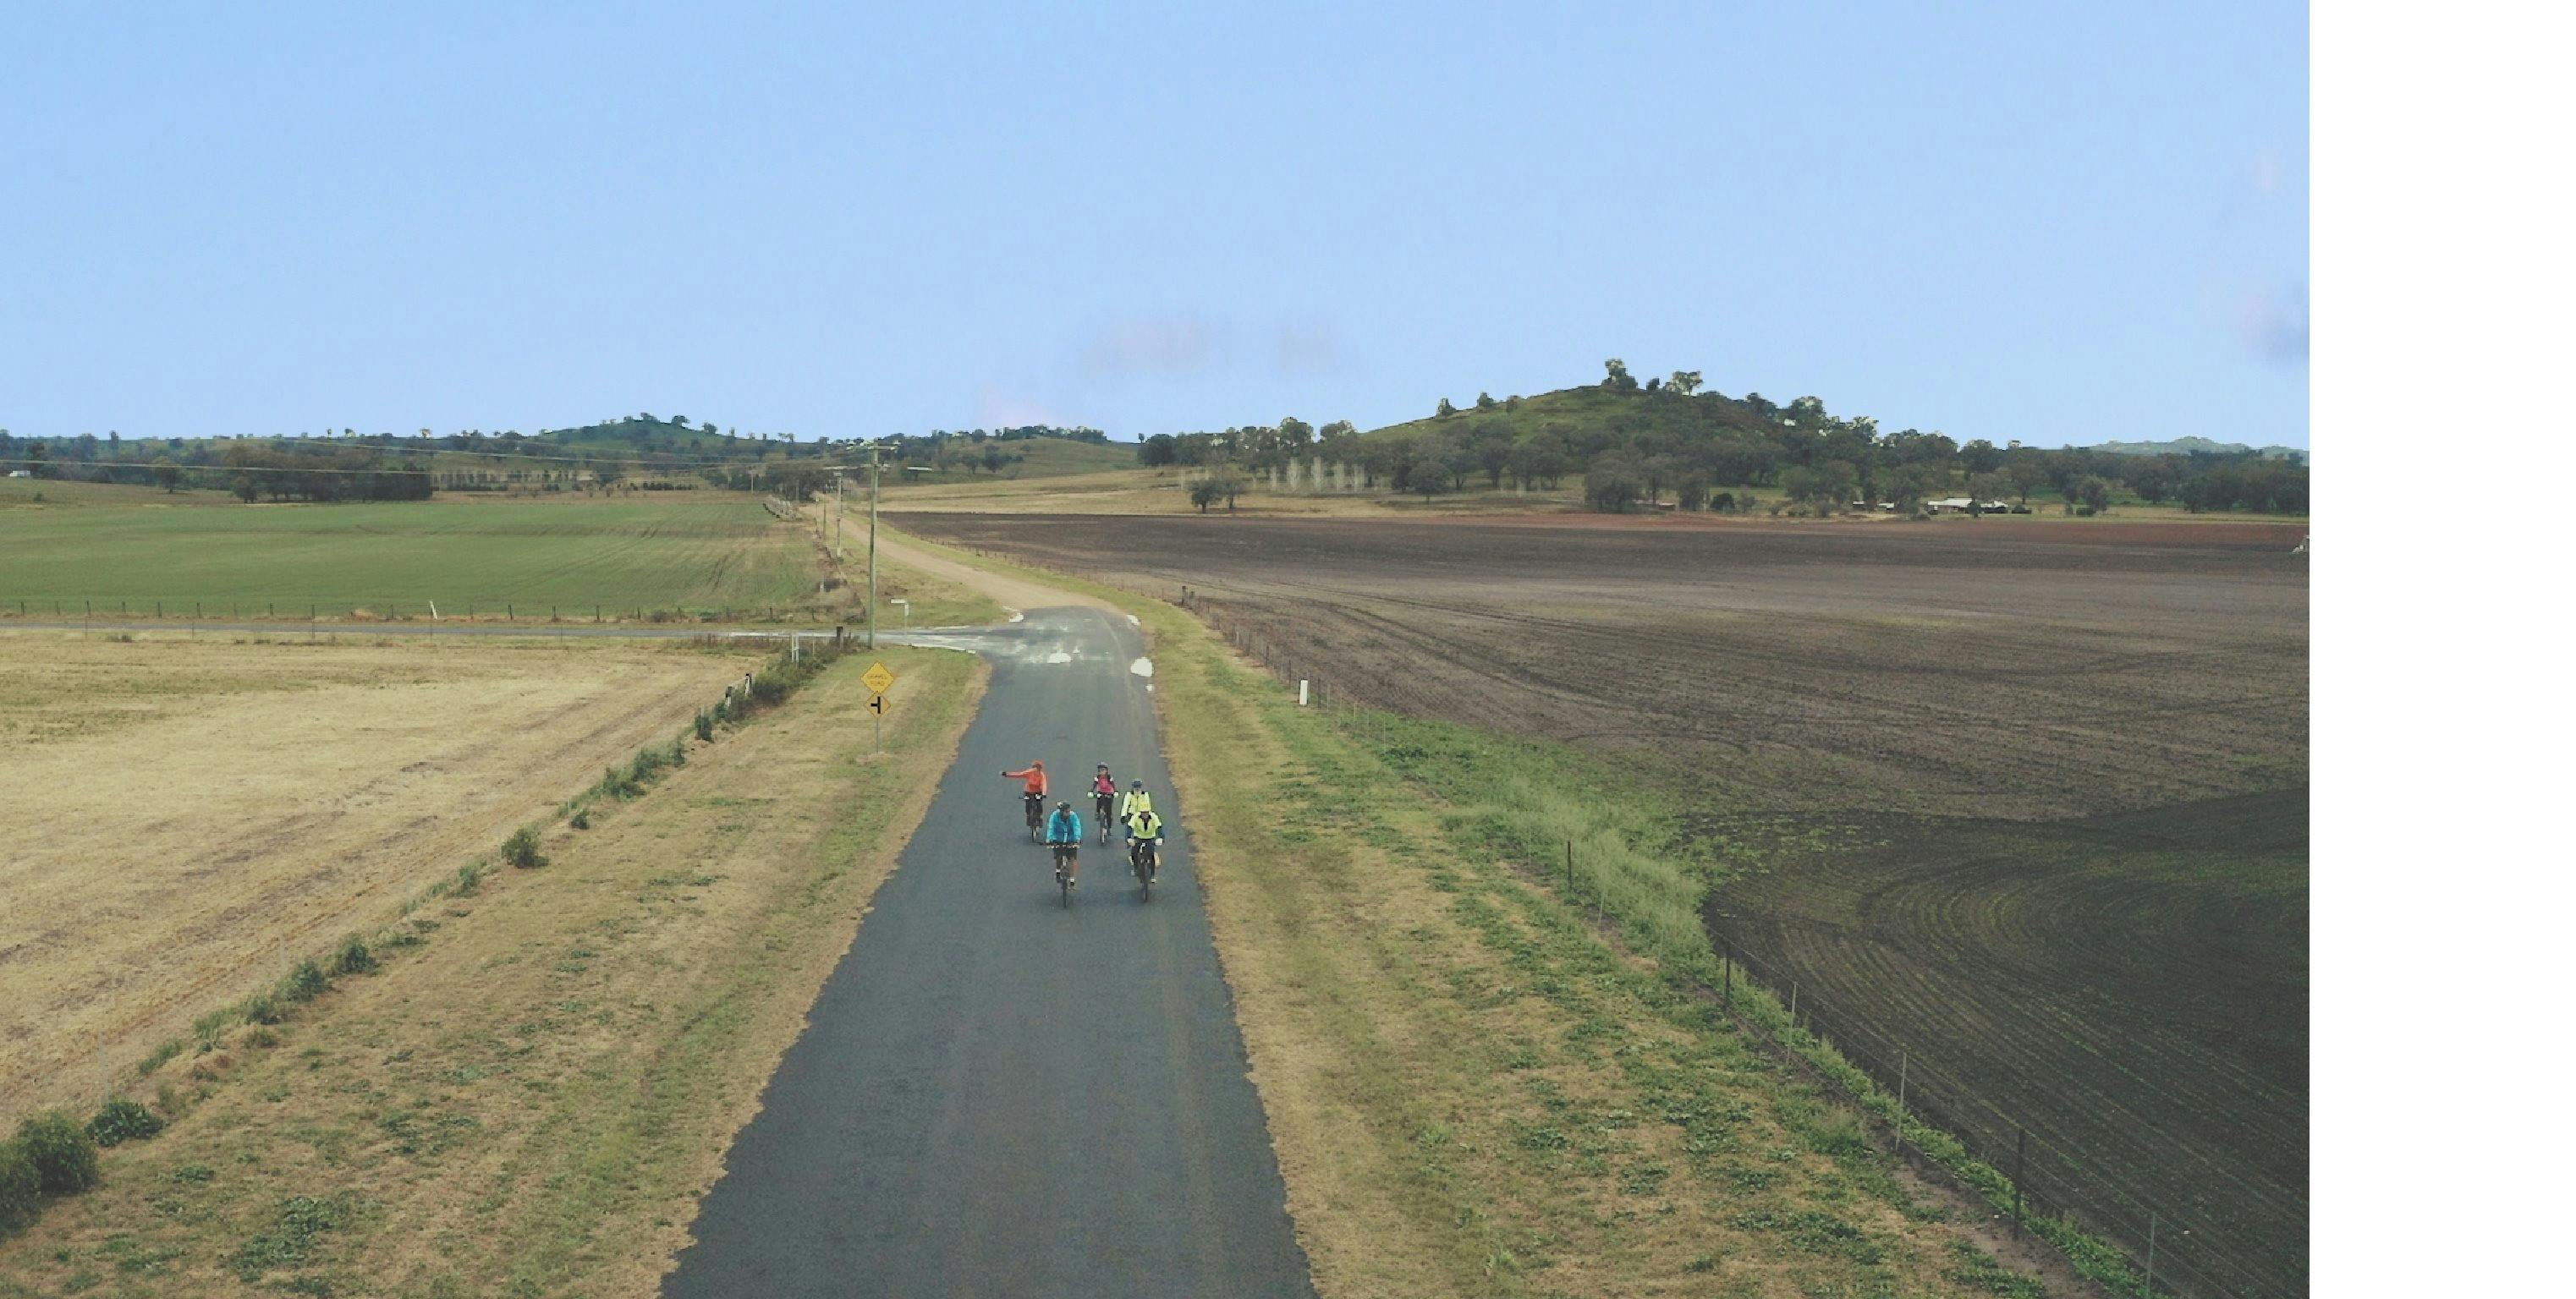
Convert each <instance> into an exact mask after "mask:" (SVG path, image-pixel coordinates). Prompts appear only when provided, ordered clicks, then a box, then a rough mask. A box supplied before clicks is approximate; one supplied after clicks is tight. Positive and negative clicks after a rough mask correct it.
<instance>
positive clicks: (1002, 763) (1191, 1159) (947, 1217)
mask: <svg viewBox="0 0 2576 1299" xmlns="http://www.w3.org/2000/svg"><path fill="white" fill-rule="evenodd" d="M907 639H911V640H913V641H915V642H916V643H925V644H945V645H951V646H954V647H958V648H970V649H975V650H977V651H979V652H982V653H985V654H987V655H988V656H989V657H990V658H991V659H992V662H993V678H992V683H991V686H990V689H989V691H988V693H987V694H986V695H985V698H984V703H983V708H982V711H981V712H980V713H979V714H978V715H977V717H976V719H975V721H974V723H973V724H972V725H971V726H970V727H969V728H968V730H967V732H966V736H965V739H964V741H963V744H962V747H961V748H960V750H959V753H958V759H957V762H956V764H955V766H954V767H952V768H951V769H950V770H949V771H948V772H947V774H946V775H945V776H944V777H942V778H941V779H940V785H939V791H938V794H937V795H936V797H935V799H934V800H933V802H932V803H931V806H930V810H929V812H928V814H927V815H926V816H925V817H924V819H923V821H922V823H921V828H920V829H919V831H918V832H916V833H915V834H914V836H913V838H912V842H911V845H910V847H909V848H907V849H906V851H905V852H904V854H903V857H902V859H901V861H900V862H899V863H898V864H897V868H896V870H895V872H894V874H893V875H892V876H891V877H889V878H888V879H887V880H886V882H885V884H884V885H883V886H882V887H881V888H880V889H879V891H878V893H877V895H876V900H875V903H874V906H873V908H872V909H871V910H870V911H869V913H868V915H867V918H866V920H865V922H864V923H863V924H862V925H861V926H860V929H859V935H858V939H857V941H856V942H855V943H853V944H852V946H851V948H850V951H849V953H848V954H847V955H846V956H844V957H843V958H842V960H841V964H840V966H839V967H838V968H837V969H835V970H834V971H833V973H832V976H831V978H830V979H829V980H828V981H827V982H826V983H825V985H824V987H823V992H822V995H821V997H820V998H819V999H818V1000H817V1001H816V1003H815V1005H814V1009H813V1013H812V1016H811V1020H810V1023H809V1026H808V1027H807V1029H806V1031H805V1034H804V1036H803V1037H802V1038H800V1039H799V1040H798V1041H797V1042H796V1044H795V1045H794V1046H793V1047H792V1048H790V1049H789V1051H788V1053H787V1056H786V1058H785V1059H784V1060H783V1061H782V1062H781V1063H780V1066H779V1069H778V1072H777V1074H776V1075H775V1076H774V1077H773V1078H771V1080H770V1083H769V1088H768V1090H767V1092H766V1094H765V1095H764V1096H763V1098H762V1105H763V1108H762V1110H761V1112H760V1114H759V1116H758V1117H756V1118H755V1119H753V1121H752V1122H751V1124H750V1126H748V1127H746V1128H745V1129H744V1130H743V1132H742V1134H741V1136H740V1137H739V1138H737V1139H736V1141H735V1143H734V1147H733V1150H732V1152H731V1153H730V1154H729V1155H728V1157H727V1159H726V1164H725V1174H724V1177H723V1179H722V1180H721V1181H719V1182H718V1183H717V1184H716V1187H715V1189H714V1190H713V1191H712V1192H710V1193H709V1194H708V1196H707V1198H706V1200H705V1202H704V1203H703V1205H702V1206H701V1208H700V1211H699V1215H698V1220H697V1222H696V1224H695V1226H694V1233H695V1236H696V1243H695V1244H693V1245H692V1246H690V1247H689V1248H688V1249H687V1250H685V1251H683V1252H682V1253H681V1255H680V1259H679V1266H678V1269H677V1270H676V1271H674V1272H673V1273H671V1274H670V1275H669V1276H668V1277H666V1278H665V1279H664V1283H663V1288H662V1292H663V1294H664V1295H666V1296H675V1297H676V1296H701V1295H743V1296H749V1295H761V1296H795V1295H995V1296H1017V1295H1030V1296H1054V1295H1063V1296H1145V1295H1242V1296H1262V1295H1297V1296H1308V1295H1311V1294H1312V1293H1313V1291H1312V1288H1311V1286H1310V1284H1309V1282H1308V1280H1307V1267H1306V1259H1305V1255H1304V1252H1303V1251H1302V1250H1300V1249H1299V1248H1298V1245H1297V1242H1296V1239H1295V1237H1294V1235H1293V1233H1292V1231H1291V1228H1290V1225H1289V1220H1288V1213H1287V1208H1286V1191H1285V1188H1284V1187H1283V1186H1282V1184H1281V1182H1280V1178H1279V1169H1278V1164H1277V1161H1276V1160H1275V1159H1274V1158H1273V1156H1272V1154H1271V1149H1270V1139H1269V1133H1268V1129H1267V1127H1266V1125H1265V1123H1264V1121H1263V1117H1262V1112H1261V1105H1260V1101H1259V1099H1258V1097H1257V1096H1256V1095H1255V1094H1254V1091H1253V1088H1252V1083H1251V1080H1250V1078H1249V1077H1248V1076H1247V1074H1246V1069H1247V1065H1246V1062H1245V1058H1244V1051H1243V1041H1242V1037H1241V1035H1240V1034H1239V1033H1238V1032H1237V1030H1236V1028H1235V1022H1234V1005H1233V1000H1232V998H1231V996H1230V995H1229V994H1228V992H1227V990H1226V986H1225V983H1224V981H1223V979H1222V978H1221V977H1220V975H1219V972H1218V968H1217V959H1216V950H1215V947H1214V945H1213V944H1212V942H1211V940H1210V938H1209V934H1208V924H1207V916H1206V913H1205V911H1204V910H1203V909H1202V907H1201V904H1200V898H1199V891H1198V888H1197V884H1196V881H1195V879H1194V878H1193V876H1192V874H1191V869H1190V850H1189V840H1188V834H1187V826H1188V823H1189V818H1188V816H1187V814H1186V811H1185V810H1184V809H1181V808H1180V807H1179V806H1178V800H1177V797H1176V796H1175V794H1174V793H1173V791H1172V786H1171V782H1170V779H1169V777H1168V774H1167V773H1166V772H1165V770H1164V767H1163V762H1162V757H1161V755H1160V753H1159V752H1158V750H1157V744H1156V733H1155V727H1154V717H1153V711H1152V699H1151V696H1150V695H1149V693H1148V686H1149V684H1150V678H1149V677H1146V676H1143V675H1139V674H1138V673H1137V672H1136V671H1135V667H1136V666H1137V665H1138V663H1139V660H1140V657H1141V656H1142V654H1143V652H1144V651H1143V639H1142V636H1141V635H1140V634H1139V633H1138V632H1137V630H1136V629H1135V628H1134V627H1133V626H1132V625H1130V623H1129V622H1128V620H1127V619H1125V618H1124V617H1123V616H1120V615H1116V614H1110V613H1105V612H1102V611H1099V610H1095V609H1052V610H1041V611H1036V612H1033V613H1031V614H1029V615H1028V616H1027V618H1026V620H1025V621H1022V622H1019V623H1015V624H1013V625H1012V626H1010V627H1007V628H998V629H993V630H990V631H981V632H932V633H914V634H913V636H911V637H909V638H907ZM901 690H902V687H901V686H900V685H898V686H897V687H896V696H895V698H896V704H897V706H898V707H899V706H901ZM1032 758H1038V759H1043V760H1044V761H1045V762H1046V765H1047V771H1048V773H1049V775H1050V777H1051V778H1052V786H1053V793H1054V794H1055V795H1056V796H1060V797H1064V798H1067V799H1070V800H1071V801H1073V803H1074V805H1075V807H1076V808H1077V809H1078V810H1079V811H1080V812H1081V813H1082V816H1083V820H1084V823H1085V825H1084V829H1085V830H1086V831H1092V830H1093V829H1094V827H1093V826H1092V825H1091V824H1090V822H1091V808H1090V803H1089V799H1088V798H1087V797H1085V796H1084V794H1083V793H1082V786H1083V785H1084V784H1085V783H1087V781H1088V780H1089V777H1090V775H1091V770H1092V764H1094V763H1095V762H1107V763H1108V764H1110V767H1111V769H1112V771H1114V772H1115V773H1116V774H1117V776H1118V779H1119V781H1120V783H1121V784H1122V785H1123V784H1124V783H1125V782H1127V781H1129V780H1132V779H1138V778H1141V779H1143V780H1144V781H1145V783H1146V787H1147V788H1148V789H1150V790H1151V791H1153V793H1154V796H1155V802H1156V805H1157V807H1158V808H1160V809H1161V810H1162V811H1163V812H1164V813H1165V814H1166V816H1167V818H1168V819H1169V820H1170V821H1171V823H1172V827H1173V828H1172V830H1171V833H1170V838H1169V840H1168V842H1167V845H1166V847H1167V853H1166V856H1165V859H1164V862H1163V867H1162V875H1161V880H1160V882H1159V883H1158V884H1157V885H1156V886H1155V888H1154V893H1153V897H1152V899H1151V900H1150V901H1140V900H1139V899H1138V897H1137V895H1136V889H1135V883H1134V880H1133V877H1132V876H1131V875H1130V874H1129V873H1128V872H1127V871H1126V869H1125V858H1124V855H1123V853H1121V852H1120V851H1119V850H1118V849H1116V848H1115V847H1111V848H1106V849H1104V848H1100V847H1098V846H1096V840H1095V846H1091V847H1086V848H1085V850H1084V852H1083V854H1082V856H1083V871H1082V878H1083V887H1082V888H1081V889H1080V890H1079V891H1078V892H1076V893H1075V894H1074V898H1073V905H1072V906H1071V907H1070V908H1069V909H1068V908H1065V907H1062V906H1060V905H1059V903H1058V897H1057V892H1056V888H1055V885H1054V882H1053V879H1052V877H1051V875H1050V873H1049V870H1048V858H1047V856H1046V851H1045V849H1043V848H1041V847H1039V846H1037V845H1034V844H1031V843H1030V842H1029V841H1028V836H1027V832H1026V830H1025V829H1024V827H1023V825H1022V822H1021V819H1020V807H1019V792H1018V782H1017V781H1006V780H1004V779H1002V778H1001V776H1000V775H999V774H998V773H999V772H1001V771H1002V770H1003V769H1004V768H1005V767H1008V768H1012V769H1017V768H1020V767H1024V766H1026V765H1027V764H1028V762H1029V760H1030V759H1032ZM1051 801H1052V800H1051Z"/></svg>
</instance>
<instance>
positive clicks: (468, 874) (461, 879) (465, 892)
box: [447, 861, 483, 898]
mask: <svg viewBox="0 0 2576 1299" xmlns="http://www.w3.org/2000/svg"><path fill="white" fill-rule="evenodd" d="M482 887H483V863H481V862H479V861H470V862H467V863H465V864H464V865H462V866H459V867H457V868H456V879H455V883H454V884H453V886H452V887H450V888H449V889H448V890H447V891H448V893H450V894H451V895H453V896H456V897H460V898H470V897H472V896H474V894H475V892H476V890H479V889H481V888H482Z"/></svg>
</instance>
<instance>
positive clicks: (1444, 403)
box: [1438, 397, 1458, 417]
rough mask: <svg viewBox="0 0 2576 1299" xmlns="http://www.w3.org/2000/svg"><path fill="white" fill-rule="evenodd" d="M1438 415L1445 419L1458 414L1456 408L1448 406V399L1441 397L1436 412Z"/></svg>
mask: <svg viewBox="0 0 2576 1299" xmlns="http://www.w3.org/2000/svg"><path fill="white" fill-rule="evenodd" d="M1438 413H1439V414H1440V415H1441V416H1443V417H1447V416H1450V415H1455V414H1457V413H1458V408H1457V407H1455V406H1452V405H1450V404H1449V399H1448V398H1446V397H1443V398H1441V399H1440V410H1439V412H1438Z"/></svg>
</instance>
